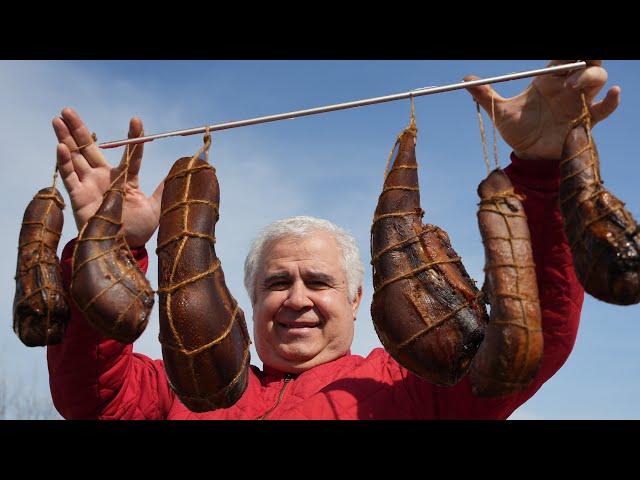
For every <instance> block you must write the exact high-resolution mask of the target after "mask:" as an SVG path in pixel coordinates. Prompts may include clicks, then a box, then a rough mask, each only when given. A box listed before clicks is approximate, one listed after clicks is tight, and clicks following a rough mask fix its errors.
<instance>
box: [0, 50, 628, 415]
mask: <svg viewBox="0 0 640 480" xmlns="http://www.w3.org/2000/svg"><path fill="white" fill-rule="evenodd" d="M545 64H546V61H545V60H526V61H515V60H514V61H511V60H501V61H491V60H473V61H463V60H455V61H445V60H440V61H219V62H218V61H208V62H202V61H189V62H186V61H144V62H136V61H73V62H68V61H65V62H62V61H57V62H54V61H47V62H36V61H11V62H8V61H2V62H0V106H1V107H2V111H3V113H4V115H3V116H2V117H1V118H0V137H1V139H0V140H1V141H0V155H1V157H0V158H2V159H3V162H4V164H5V165H7V166H8V169H7V170H6V171H5V173H4V174H3V175H2V176H0V205H1V207H0V215H1V218H2V224H3V225H4V234H3V235H2V237H0V241H1V242H2V243H1V244H0V246H1V247H2V250H3V251H4V252H5V255H3V256H2V258H0V272H1V275H0V289H1V291H2V293H3V294H2V295H0V308H1V309H2V310H1V311H3V312H5V315H4V316H3V317H2V318H4V325H5V327H4V328H1V329H0V369H1V370H0V375H1V376H2V378H4V383H5V388H6V389H7V392H8V393H9V394H12V392H13V393H14V394H17V393H18V392H25V391H27V390H28V391H29V392H32V393H33V395H37V396H39V397H41V398H42V399H43V402H49V403H50V396H49V391H48V375H47V368H46V357H45V350H44V349H43V348H32V349H29V348H27V347H24V346H23V345H22V344H21V343H20V342H19V340H18V339H17V337H16V336H15V335H14V333H13V332H12V330H11V306H12V302H13V295H14V292H15V283H14V280H13V276H14V274H15V262H16V252H17V250H16V247H17V239H18V233H19V230H20V221H21V219H22V215H23V212H24V208H25V207H26V205H27V203H28V202H29V201H30V200H31V198H32V196H33V195H34V194H35V192H36V191H37V190H38V189H40V188H42V187H44V186H48V185H49V184H50V179H51V174H52V171H53V167H54V162H55V146H56V140H55V136H54V134H53V131H52V129H51V126H50V122H51V119H52V118H53V117H54V116H55V115H57V114H59V112H60V110H61V109H62V108H63V107H65V106H71V107H73V108H75V109H76V110H77V111H78V112H79V113H80V115H81V116H82V117H83V118H84V119H85V121H86V123H87V124H88V126H89V128H90V129H91V130H93V131H95V132H96V133H97V135H98V138H99V141H108V140H116V139H120V138H123V137H124V136H126V132H127V128H128V120H129V118H131V116H134V115H137V116H139V117H141V118H142V120H143V121H144V123H145V131H146V132H147V133H158V132H164V131H169V130H176V129H182V128H189V127H194V126H201V125H205V124H213V123H219V122H224V121H230V120H241V119H245V118H250V117H255V116H262V115H268V114H273V113H280V112H286V111H290V110H298V109H303V108H311V107H316V106H321V105H326V104H331V103H338V102H343V101H351V100H357V99H362V98H367V97H374V96H381V95H387V94H392V93H398V92H403V91H407V90H411V89H414V88H419V87H423V86H430V85H444V84H449V83H454V82H458V81H460V80H461V79H462V77H463V76H464V75H466V74H476V75H479V76H481V77H488V76H494V75H500V74H504V73H510V72H517V71H523V70H530V69H535V68H540V67H543V66H544V65H545ZM605 67H606V68H607V70H608V72H609V82H608V83H607V87H606V88H609V87H611V86H613V85H620V86H621V87H622V103H621V105H620V107H619V108H618V110H617V111H616V112H615V113H614V114H613V115H612V116H611V117H610V118H609V119H607V120H606V121H604V122H603V123H601V124H599V125H598V126H596V128H595V129H594V138H595V140H596V142H597V145H598V149H599V152H600V156H601V170H602V176H603V178H604V181H605V185H606V186H607V188H609V189H610V190H611V191H612V192H613V193H614V194H615V195H617V196H618V197H619V198H621V199H622V200H623V201H624V202H626V203H627V208H628V209H629V210H630V211H631V212H632V213H633V214H634V216H635V217H636V218H640V191H639V189H638V188H637V185H638V180H637V179H638V178H640V163H639V162H638V158H637V157H638V156H639V155H638V153H637V152H636V149H637V148H638V147H637V138H638V137H639V136H640V119H639V118H638V112H639V111H640V92H639V91H638V89H637V87H636V86H637V83H638V80H640V62H639V61H610V62H605ZM529 81H530V80H529V79H524V80H518V81H513V82H509V83H503V84H498V85H496V86H495V88H496V89H497V90H498V92H499V93H500V94H501V95H503V96H512V95H515V94H517V93H519V92H520V91H521V90H523V89H524V88H525V87H526V86H527V85H528V83H529ZM416 116H417V125H418V129H419V131H418V144H417V156H418V162H419V165H420V170H419V175H420V186H421V196H422V206H423V208H424V209H425V210H426V212H427V213H426V215H425V222H429V223H434V224H436V225H439V226H440V227H442V228H444V229H445V230H446V231H447V232H448V233H449V236H450V237H451V240H452V243H453V247H454V248H455V249H456V250H457V252H458V253H459V254H460V255H461V256H462V258H463V261H464V264H465V266H466V268H467V270H468V271H469V273H470V274H471V276H472V277H473V278H475V279H476V280H478V282H479V283H482V279H483V273H482V267H483V264H484V257H483V255H484V252H483V248H482V243H481V241H480V236H479V233H478V228H477V222H476V208H477V206H476V204H477V197H476V187H477V184H478V183H479V182H480V181H481V180H482V179H483V178H484V176H485V175H486V170H485V166H484V162H483V159H482V147H481V143H480V135H479V131H478V126H477V118H476V115H475V106H474V104H473V102H472V100H471V98H470V96H469V94H468V93H467V92H466V91H456V92H449V93H443V94H439V95H433V96H428V97H420V98H418V99H416ZM408 119H409V102H408V101H398V102H392V103H387V104H381V105H374V106H368V107H362V108H357V109H353V110H346V111H340V112H332V113H326V114H321V115H316V116H311V117H305V118H300V119H296V120H287V121H281V122H276V123H272V124H265V125H256V126H250V127H244V128H239V129H234V130H229V131H223V132H219V133H217V134H214V136H213V146H212V149H211V160H212V162H213V164H214V165H215V166H216V168H217V172H218V177H219V181H220V185H221V220H220V222H219V223H218V228H217V232H216V237H217V239H218V243H217V247H216V250H217V251H218V254H219V255H220V257H221V259H222V262H223V263H222V265H223V268H224V271H225V276H226V278H227V282H228V286H229V288H230V290H231V292H232V293H233V294H234V295H235V296H236V298H237V299H238V300H239V302H240V304H241V306H242V308H243V310H244V311H245V315H246V317H247V320H248V321H249V328H250V330H251V328H252V325H251V313H250V312H251V305H250V302H249V299H248V297H247V295H246V293H245V291H244V287H243V283H242V264H243V261H244V256H245V254H246V252H247V249H248V246H249V243H250V242H251V240H252V238H253V236H254V235H255V234H256V233H257V232H258V230H259V229H260V228H262V227H263V226H265V225H266V224H267V223H269V222H271V221H273V220H276V219H279V218H283V217H286V216H292V215H312V216H317V217H321V218H327V219H329V220H331V221H333V222H335V223H337V224H339V225H341V226H343V227H345V228H347V229H348V230H350V231H351V232H352V233H353V234H354V235H355V236H356V238H357V239H358V242H359V245H360V248H361V253H362V258H363V261H364V263H365V289H364V299H363V306H362V307H361V310H360V314H359V316H358V320H357V322H356V339H355V341H354V344H353V349H352V351H353V352H354V353H357V354H361V355H366V354H367V353H368V352H369V351H370V350H371V349H372V348H374V347H377V346H379V344H380V343H379V340H378V339H377V337H376V335H375V333H374V330H373V327H372V325H371V317H370V314H369V305H370V302H371V295H372V285H371V271H370V266H369V263H368V262H369V259H370V255H369V228H370V223H371V218H372V215H373V211H374V209H375V205H376V202H377V198H378V195H379V193H380V188H381V182H382V176H383V172H384V168H385V163H386V159H387V155H388V153H389V150H390V149H391V147H392V146H393V143H394V141H395V138H396V136H397V134H398V133H399V132H400V130H401V129H402V128H403V127H404V126H405V125H406V124H407V122H408ZM489 131H490V130H489ZM201 144H202V139H201V137H200V136H192V137H177V138H171V139H165V140H157V141H155V142H152V143H150V144H147V146H146V147H145V158H144V160H143V165H142V170H141V182H142V186H143V189H144V190H145V191H146V192H147V193H151V192H152V191H153V189H154V188H155V186H156V185H157V184H158V182H160V181H161V179H162V178H163V177H164V176H165V175H166V173H167V172H168V171H169V168H170V166H171V164H172V163H173V162H174V161H175V160H176V159H177V158H179V157H181V156H187V155H192V154H193V153H195V151H196V150H197V149H198V148H199V147H200V145H201ZM498 148H499V154H500V160H501V163H502V165H503V166H506V165H507V164H508V158H509V154H510V150H509V149H508V147H507V146H506V145H505V144H504V143H503V142H501V141H500V142H499V144H498ZM120 154H121V149H118V150H117V151H115V150H111V151H108V152H107V158H108V160H109V161H110V162H111V163H112V164H115V163H117V162H118V161H119V157H120ZM64 195H65V198H66V199H68V196H67V195H66V192H65V193H64ZM76 233H77V232H76V231H75V224H74V222H73V219H72V216H71V211H70V208H67V210H65V227H64V231H63V237H62V240H61V244H60V251H61V249H62V246H63V244H64V243H66V242H67V241H68V240H70V239H71V238H73V237H74V236H75V235H76ZM155 243H156V240H155V236H154V237H153V238H152V239H151V241H150V243H149V244H148V249H149V252H150V255H151V257H152V260H151V265H150V269H149V271H148V274H147V276H148V278H149V279H150V281H151V284H152V286H153V287H154V288H157V269H156V262H155V261H154V259H155V256H154V254H153V251H154V249H155ZM639 314H640V306H630V307H620V306H613V305H608V304H605V303H602V302H599V301H596V300H594V299H592V298H590V297H587V298H586V301H585V304H584V309H583V315H582V320H581V327H580V331H579V334H578V339H577V342H576V346H575V348H574V351H573V353H572V354H571V356H570V358H569V360H568V361H567V363H566V364H565V365H564V367H563V368H562V369H561V370H560V371H559V372H558V373H557V374H556V375H555V376H554V377H553V378H552V379H551V380H549V381H548V382H547V383H546V384H545V385H544V386H543V387H542V388H541V389H540V391H539V392H538V393H537V394H536V395H535V396H534V397H533V398H532V399H531V400H529V401H528V402H527V403H526V404H525V405H523V406H522V407H520V408H519V409H518V410H517V411H516V413H515V414H514V415H513V416H512V418H545V419H626V418H634V419H638V418H640V348H639V347H638V342H637V339H638V338H640V318H638V317H640V315H639ZM157 322H158V312H157V306H156V307H154V312H153V320H152V322H151V323H150V325H149V327H148V329H147V331H146V332H145V333H144V334H143V336H142V337H141V338H140V339H139V341H138V342H137V343H136V345H135V350H136V351H139V352H142V353H145V354H148V355H149V356H151V357H154V358H160V357H161V353H160V345H159V343H158V341H157V335H158V326H157ZM252 359H253V361H254V363H256V364H258V365H261V363H260V362H259V360H258V358H257V355H256V354H255V350H252ZM0 387H2V383H0ZM10 415H11V414H10V412H9V416H10Z"/></svg>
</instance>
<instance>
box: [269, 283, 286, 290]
mask: <svg viewBox="0 0 640 480" xmlns="http://www.w3.org/2000/svg"><path fill="white" fill-rule="evenodd" d="M288 285H289V284H288V283H287V282H284V281H282V282H273V283H270V284H269V288H270V289H271V290H283V289H285V288H287V286H288Z"/></svg>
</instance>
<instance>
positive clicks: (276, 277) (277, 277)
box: [262, 272, 289, 284]
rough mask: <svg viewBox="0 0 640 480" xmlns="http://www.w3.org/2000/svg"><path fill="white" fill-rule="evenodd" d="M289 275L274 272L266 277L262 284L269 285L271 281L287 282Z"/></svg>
mask: <svg viewBox="0 0 640 480" xmlns="http://www.w3.org/2000/svg"><path fill="white" fill-rule="evenodd" d="M288 279H289V274H288V273H287V272H275V273H272V274H270V275H267V276H266V277H265V279H264V281H263V282H262V283H265V284H266V283H269V282H271V281H273V280H288Z"/></svg>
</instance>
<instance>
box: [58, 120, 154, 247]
mask: <svg viewBox="0 0 640 480" xmlns="http://www.w3.org/2000/svg"><path fill="white" fill-rule="evenodd" d="M52 123H53V130H54V131H55V133H56V136H57V137H58V141H59V142H60V143H59V144H58V147H57V157H58V168H59V170H60V176H61V177H62V181H63V182H64V186H65V188H66V189H67V192H68V193H69V197H70V199H71V206H72V208H73V216H74V218H75V221H76V225H77V227H78V231H80V230H81V229H82V227H83V226H84V224H85V223H87V221H88V220H89V218H90V217H91V216H92V215H93V214H94V213H96V211H97V210H98V207H99V206H100V203H101V202H102V195H103V194H104V192H106V191H107V189H108V188H109V185H110V184H111V182H112V181H113V179H114V178H116V177H117V176H118V174H119V173H120V171H121V169H122V168H123V167H124V164H125V156H126V153H127V152H126V150H125V153H124V154H123V157H122V161H121V163H120V165H119V166H118V167H115V168H114V167H111V165H109V163H107V161H106V159H105V158H104V156H103V155H102V152H101V151H100V149H99V148H98V146H97V145H96V144H95V142H93V139H92V138H91V134H90V133H89V130H88V129H87V127H86V126H85V125H84V123H83V122H82V119H81V118H80V116H79V115H78V114H77V113H76V112H75V111H74V110H73V109H71V108H65V109H64V110H62V117H57V118H54V119H53V122H52ZM142 131H143V130H142V121H141V120H140V119H138V118H132V119H131V122H130V124H129V135H128V137H129V138H133V137H139V136H140V135H141V134H142ZM84 145H87V146H86V147H84V148H81V149H80V151H78V147H82V146H84ZM129 150H130V151H131V152H132V156H131V160H130V163H129V173H128V178H127V185H126V195H127V196H126V202H125V205H124V217H123V222H124V233H125V238H126V241H127V243H128V244H129V246H130V247H140V246H143V245H144V244H145V243H146V242H147V241H148V240H149V238H151V236H152V235H153V232H154V231H155V230H156V228H157V227H158V223H159V221H160V201H161V199H162V190H163V188H164V182H161V183H160V185H158V187H157V188H156V190H155V192H154V193H153V195H152V196H150V197H147V196H146V195H145V194H144V193H143V192H142V191H141V190H140V183H139V181H138V172H139V171H140V163H141V162H142V151H143V144H138V146H137V147H136V148H135V150H133V146H130V147H129Z"/></svg>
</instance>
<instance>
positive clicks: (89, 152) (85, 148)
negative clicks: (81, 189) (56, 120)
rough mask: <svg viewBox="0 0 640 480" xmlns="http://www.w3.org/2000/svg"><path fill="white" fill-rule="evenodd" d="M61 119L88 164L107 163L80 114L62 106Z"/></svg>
mask: <svg viewBox="0 0 640 480" xmlns="http://www.w3.org/2000/svg"><path fill="white" fill-rule="evenodd" d="M62 120H63V121H64V123H65V124H66V125H67V128H68V129H69V132H70V133H71V136H72V137H73V139H74V141H75V142H76V145H77V146H78V147H81V151H80V152H78V153H79V154H82V155H83V156H84V157H85V159H86V160H87V162H88V163H89V165H91V166H92V167H104V166H108V165H109V164H108V163H107V161H106V160H105V158H104V156H103V155H102V152H100V148H98V145H96V142H95V141H94V140H93V137H92V135H91V132H89V129H87V127H86V126H85V124H84V122H83V121H82V119H81V118H80V115H78V114H77V112H76V111H75V110H73V109H72V108H69V107H67V108H64V109H63V110H62Z"/></svg>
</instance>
